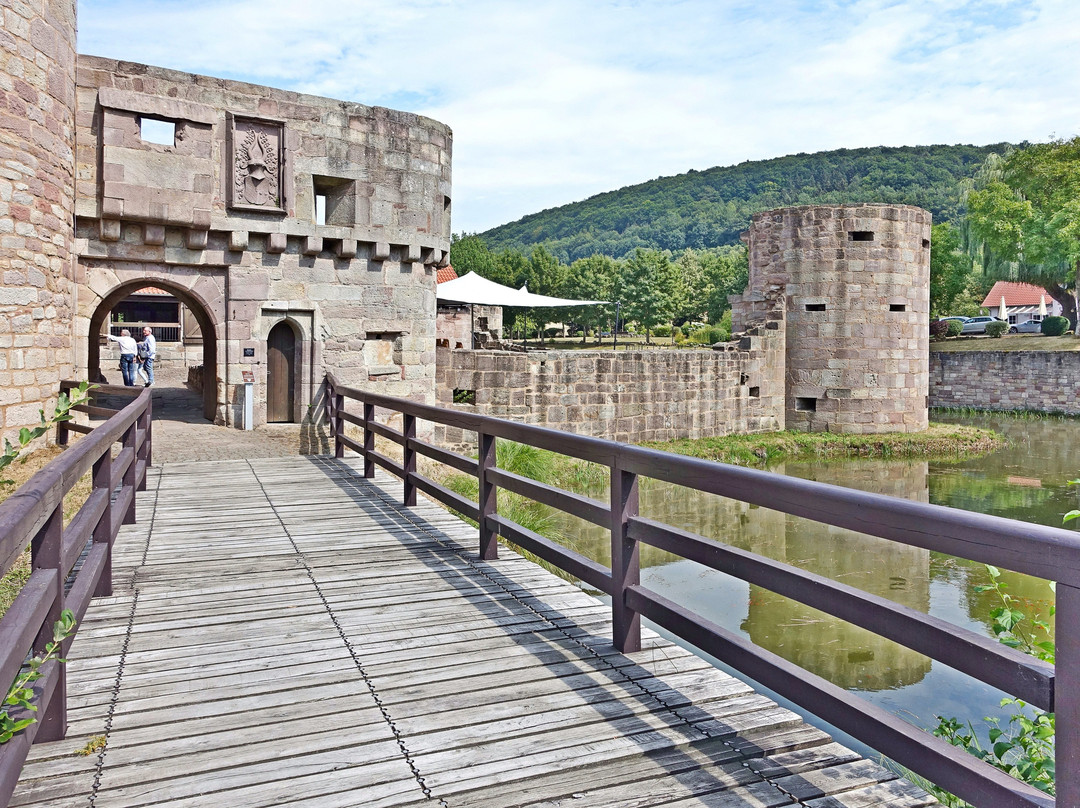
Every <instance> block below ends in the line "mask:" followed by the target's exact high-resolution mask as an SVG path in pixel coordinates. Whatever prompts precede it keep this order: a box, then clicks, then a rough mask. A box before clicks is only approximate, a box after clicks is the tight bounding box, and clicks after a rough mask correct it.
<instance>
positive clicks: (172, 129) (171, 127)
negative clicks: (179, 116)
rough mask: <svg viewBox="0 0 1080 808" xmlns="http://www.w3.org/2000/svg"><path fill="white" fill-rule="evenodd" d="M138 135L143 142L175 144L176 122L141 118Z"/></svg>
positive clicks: (163, 144) (165, 144)
mask: <svg viewBox="0 0 1080 808" xmlns="http://www.w3.org/2000/svg"><path fill="white" fill-rule="evenodd" d="M139 137H140V138H141V139H142V140H143V142H145V143H157V144H159V145H161V146H175V145H176V122H175V121H164V120H161V119H160V118H141V119H140V120H139Z"/></svg>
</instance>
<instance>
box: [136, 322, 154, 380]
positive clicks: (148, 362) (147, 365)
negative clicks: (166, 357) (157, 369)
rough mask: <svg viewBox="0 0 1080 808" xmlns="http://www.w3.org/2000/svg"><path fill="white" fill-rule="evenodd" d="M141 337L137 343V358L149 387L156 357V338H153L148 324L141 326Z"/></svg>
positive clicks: (152, 331) (152, 378) (152, 332)
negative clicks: (140, 362)
mask: <svg viewBox="0 0 1080 808" xmlns="http://www.w3.org/2000/svg"><path fill="white" fill-rule="evenodd" d="M142 333H143V338H142V342H140V343H139V359H140V360H141V361H142V369H143V373H144V374H145V376H146V384H144V385H143V387H149V386H150V385H152V384H153V383H154V360H155V359H157V340H156V339H154V330H153V329H152V328H150V326H148V325H147V326H143V330H142Z"/></svg>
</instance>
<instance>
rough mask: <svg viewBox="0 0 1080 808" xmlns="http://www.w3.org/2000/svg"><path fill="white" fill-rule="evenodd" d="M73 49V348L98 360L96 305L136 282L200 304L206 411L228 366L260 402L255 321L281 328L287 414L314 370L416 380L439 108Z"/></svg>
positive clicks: (435, 193) (426, 362)
mask: <svg viewBox="0 0 1080 808" xmlns="http://www.w3.org/2000/svg"><path fill="white" fill-rule="evenodd" d="M78 66H79V70H78V151H77V163H78V198H77V202H76V213H77V215H78V220H77V221H78V236H79V237H80V238H79V241H78V247H79V253H80V257H79V280H80V282H81V283H82V284H83V286H84V287H85V289H86V290H87V291H86V293H84V294H83V295H82V296H81V297H80V299H79V307H78V319H77V323H76V327H77V333H78V335H79V338H80V343H79V353H78V359H79V362H80V364H83V365H84V366H87V367H89V368H90V371H91V374H93V372H94V371H96V370H97V368H98V367H99V366H100V367H101V368H102V369H103V370H108V369H109V368H112V367H114V363H113V362H112V361H111V360H112V358H113V355H114V354H115V351H110V350H109V349H107V348H102V347H101V346H100V345H99V341H98V338H97V334H98V329H99V328H100V326H101V323H102V317H103V315H104V312H106V311H107V310H108V308H109V307H111V306H112V305H113V304H114V303H115V302H116V301H117V300H118V299H122V298H123V296H124V295H125V294H126V293H128V292H129V291H131V289H133V288H136V285H143V286H145V285H148V284H150V285H155V286H159V287H160V288H164V289H166V290H168V291H171V292H173V293H174V294H176V295H177V297H179V298H180V299H181V300H182V302H183V303H184V304H185V305H187V306H189V307H190V308H191V309H192V310H193V312H196V313H200V315H201V317H202V318H203V319H202V320H201V321H200V326H201V327H202V330H203V334H204V339H205V340H206V344H207V349H206V350H207V354H206V357H205V358H206V364H208V365H210V366H211V367H212V370H210V371H208V372H207V375H208V377H209V378H208V384H207V388H208V390H209V391H210V393H209V394H208V398H207V410H208V413H207V414H208V415H212V416H213V417H214V418H215V419H216V420H217V421H219V422H224V423H230V424H232V423H236V422H237V421H238V419H239V412H240V406H241V404H240V397H239V396H240V394H241V392H242V390H243V373H244V372H245V371H247V372H250V373H252V374H253V378H254V380H255V381H254V390H255V413H256V415H255V420H256V423H257V424H258V423H261V422H262V420H264V418H265V412H266V401H265V395H266V389H267V385H266V382H267V354H268V349H267V339H268V335H269V334H270V331H271V329H272V328H274V326H275V325H277V324H278V323H280V322H286V323H288V324H289V328H290V329H291V330H292V331H293V332H294V338H295V341H296V345H297V347H296V353H295V357H294V358H295V367H296V376H297V379H296V384H297V400H296V404H295V416H296V420H300V419H302V418H303V417H304V416H305V414H306V413H307V411H308V410H307V407H308V405H309V404H311V402H312V400H313V397H314V396H315V395H316V394H317V389H318V384H319V382H320V381H321V379H322V376H323V374H324V372H325V371H328V370H329V371H333V372H334V373H335V374H337V376H338V378H339V379H340V380H341V381H343V382H344V383H346V384H350V385H355V386H359V387H368V388H371V389H376V390H378V391H379V392H381V393H384V394H386V395H394V396H407V397H411V398H415V399H420V400H428V401H430V400H431V399H432V398H433V391H434V359H435V353H434V349H435V274H434V268H435V267H436V266H437V265H439V264H444V263H445V262H446V260H447V257H448V254H449V238H450V204H451V198H450V179H451V177H450V162H451V149H452V145H451V133H450V130H449V129H448V128H447V127H446V126H444V125H443V124H440V123H438V122H436V121H433V120H430V119H427V118H423V117H420V116H418V115H414V114H411V113H407V112H397V111H394V110H388V109H383V108H379V107H367V106H364V105H362V104H354V103H348V102H342V101H334V100H330V99H324V98H317V97H314V96H308V95H302V94H299V93H293V92H287V91H284V90H277V89H273V88H269V87H259V86H255V85H250V84H245V83H242V82H235V81H227V80H224V79H216V78H209V77H206V76H197V75H191V74H187V73H181V72H178V71H174V70H166V69H163V68H157V67H150V66H147V65H140V64H134V63H129V62H117V61H114V60H107V59H100V58H96V57H87V56H80V57H79V63H78ZM153 121H157V122H164V123H165V124H166V125H170V124H171V125H172V127H173V129H172V137H171V139H169V138H167V139H166V141H167V142H165V143H156V142H151V139H150V137H149V135H148V132H149V129H148V128H147V126H148V122H153ZM318 211H324V213H323V217H322V219H320V218H319V213H318ZM91 335H93V336H91ZM106 375H108V374H106ZM112 375H113V376H115V375H116V374H115V371H113V373H112ZM110 380H111V379H110ZM215 380H216V383H215Z"/></svg>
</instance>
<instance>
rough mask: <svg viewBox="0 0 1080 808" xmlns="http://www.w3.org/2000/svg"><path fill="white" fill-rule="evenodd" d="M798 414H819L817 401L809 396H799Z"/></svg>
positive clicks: (796, 406)
mask: <svg viewBox="0 0 1080 808" xmlns="http://www.w3.org/2000/svg"><path fill="white" fill-rule="evenodd" d="M795 411H796V412H817V399H816V398H810V397H808V396H798V397H796V399H795Z"/></svg>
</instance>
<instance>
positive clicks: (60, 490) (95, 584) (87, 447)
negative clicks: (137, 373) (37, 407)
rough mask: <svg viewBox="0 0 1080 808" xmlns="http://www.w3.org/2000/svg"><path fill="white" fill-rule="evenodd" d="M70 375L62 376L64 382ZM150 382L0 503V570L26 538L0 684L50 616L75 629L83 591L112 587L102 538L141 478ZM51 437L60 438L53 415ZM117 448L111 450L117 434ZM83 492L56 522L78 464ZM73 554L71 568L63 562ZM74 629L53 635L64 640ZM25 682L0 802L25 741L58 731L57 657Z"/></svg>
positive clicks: (0, 754)
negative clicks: (66, 619)
mask: <svg viewBox="0 0 1080 808" xmlns="http://www.w3.org/2000/svg"><path fill="white" fill-rule="evenodd" d="M75 386H77V383H75V382H63V383H62V384H61V390H70V389H71V388H73V387H75ZM150 393H151V391H150V390H149V389H146V388H143V389H142V390H140V391H139V393H138V394H137V395H135V397H134V399H133V400H132V401H131V402H130V403H128V404H127V405H126V406H124V407H123V409H121V410H119V411H116V412H115V414H113V415H112V416H111V417H110V418H108V420H106V421H104V422H102V423H101V424H99V425H98V426H97V427H96V428H94V429H90V428H89V427H86V426H80V427H79V431H84V432H87V433H88V434H87V436H86V437H85V438H83V439H82V440H80V441H79V442H78V443H77V444H75V445H74V446H71V447H70V448H69V449H67V450H66V451H65V452H64V453H63V454H61V455H60V456H59V457H57V458H55V459H54V460H52V461H51V462H50V463H48V465H46V466H45V467H44V468H43V469H41V470H40V471H38V472H37V473H36V474H35V475H34V476H33V477H31V478H30V479H29V480H28V481H27V482H26V483H24V484H23V485H22V486H20V487H19V489H18V490H17V491H15V492H14V493H13V494H12V495H11V496H10V497H8V499H7V500H5V501H4V502H2V503H0V573H3V572H5V571H7V569H8V568H9V567H10V566H11V565H12V564H13V563H14V561H15V559H16V558H17V557H18V556H19V554H20V553H22V552H23V550H25V549H26V547H27V546H28V545H29V546H30V547H31V550H32V562H31V565H32V570H31V574H30V578H29V579H28V580H27V582H26V584H25V585H24V586H23V588H22V589H21V590H20V592H19V594H18V595H17V596H16V597H15V600H14V601H13V602H12V604H11V606H10V607H9V608H8V610H7V612H6V613H5V614H4V616H3V617H2V618H0V684H2V686H3V687H4V688H5V690H4V695H6V694H7V690H6V688H7V686H8V684H9V683H10V682H11V681H12V680H13V679H14V678H15V676H16V675H17V674H18V671H19V669H20V668H21V667H22V665H23V663H24V661H25V659H26V658H27V656H28V655H30V654H40V653H41V652H42V651H43V649H44V646H45V645H46V643H48V642H49V640H51V639H52V634H53V624H54V623H55V622H56V621H57V620H58V619H59V618H60V614H61V612H62V611H64V610H65V609H69V610H71V611H72V612H73V613H74V615H75V619H76V624H75V633H77V632H78V625H79V621H81V620H82V617H83V615H84V614H85V613H86V609H87V607H88V606H89V604H90V600H91V598H92V597H95V596H106V595H110V594H112V544H113V540H114V539H115V538H116V534H117V533H118V532H119V530H120V526H121V525H122V524H130V523H132V522H134V521H135V492H136V491H137V490H140V489H142V488H143V487H144V486H145V481H146V470H147V467H148V466H149V464H150V462H151V452H150V446H151V432H152V427H151V401H152V399H151V395H150ZM58 426H59V427H60V428H59V429H58V432H59V438H58V440H59V442H61V443H65V442H66V429H68V428H72V427H73V426H74V425H72V424H65V423H64V422H61V424H59V425H58ZM118 441H119V442H121V443H122V449H121V450H120V452H119V453H118V454H117V455H116V457H115V458H114V457H113V453H112V447H113V445H114V444H115V443H117V442H118ZM91 470H92V471H93V485H92V490H91V494H90V496H89V497H88V498H87V499H86V501H85V503H84V504H83V505H82V506H81V507H80V508H79V510H78V512H77V513H76V514H75V515H74V516H73V517H72V519H71V521H70V522H69V523H68V525H67V526H64V496H65V495H66V494H67V493H68V492H69V491H70V490H71V488H72V487H73V486H74V485H75V483H76V482H78V481H79V480H80V479H81V478H82V477H83V475H85V474H86V473H87V472H88V471H91ZM80 558H82V564H81V566H80V567H79V568H78V571H77V573H76V574H74V575H72V570H73V568H74V567H75V564H76V562H77V561H78V560H79V559H80ZM73 639H74V634H73V635H71V636H69V637H68V638H67V639H66V640H65V641H64V643H63V645H62V648H63V652H64V653H66V652H67V649H68V648H69V647H70V645H71V642H72V640H73ZM41 673H42V676H41V678H40V679H39V680H38V681H37V682H36V683H35V684H34V686H33V689H34V692H35V697H34V699H33V703H34V704H35V705H36V706H37V708H38V709H37V712H36V713H33V714H31V715H32V716H33V717H34V718H35V719H36V721H35V723H33V724H31V725H30V726H29V727H27V728H26V729H24V730H22V731H21V732H19V733H17V734H16V735H15V736H13V737H12V738H11V739H10V740H9V741H7V742H6V743H4V744H0V805H7V804H8V801H9V800H10V798H11V794H12V792H13V791H14V788H15V784H16V782H17V781H18V777H19V773H20V772H21V770H22V766H23V763H24V762H25V760H26V756H27V754H28V753H29V751H30V745H31V744H32V743H34V742H35V740H59V739H61V738H63V737H64V734H65V733H66V731H67V693H66V690H67V687H66V678H67V677H66V674H65V670H64V666H63V665H62V664H60V663H58V662H55V661H50V662H48V663H46V665H44V666H43V667H42V668H41Z"/></svg>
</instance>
